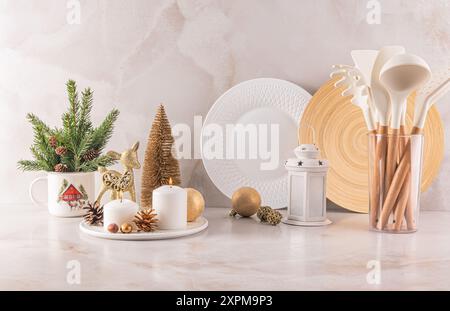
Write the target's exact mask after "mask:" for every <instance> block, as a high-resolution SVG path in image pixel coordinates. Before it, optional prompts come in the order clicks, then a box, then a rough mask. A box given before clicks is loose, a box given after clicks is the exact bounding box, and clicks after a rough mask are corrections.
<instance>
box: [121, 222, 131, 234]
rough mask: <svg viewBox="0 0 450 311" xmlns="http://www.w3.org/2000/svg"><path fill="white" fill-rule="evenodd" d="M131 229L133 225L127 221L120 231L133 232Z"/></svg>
mask: <svg viewBox="0 0 450 311" xmlns="http://www.w3.org/2000/svg"><path fill="white" fill-rule="evenodd" d="M131 231H133V227H132V226H131V225H130V224H129V223H127V222H126V223H124V224H122V225H121V226H120V232H122V233H131Z"/></svg>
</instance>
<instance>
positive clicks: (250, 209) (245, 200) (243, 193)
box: [231, 187, 261, 217]
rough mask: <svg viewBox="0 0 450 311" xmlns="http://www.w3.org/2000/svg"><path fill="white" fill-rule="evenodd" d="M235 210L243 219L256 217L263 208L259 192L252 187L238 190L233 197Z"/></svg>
mask: <svg viewBox="0 0 450 311" xmlns="http://www.w3.org/2000/svg"><path fill="white" fill-rule="evenodd" d="M231 205H232V207H233V210H234V211H235V212H236V213H238V214H239V215H241V216H242V217H250V216H252V215H254V214H255V213H256V212H257V211H258V209H259V207H260V206H261V196H260V195H259V193H258V191H256V190H255V189H253V188H250V187H243V188H240V189H238V190H237V191H236V192H235V193H233V196H232V197H231Z"/></svg>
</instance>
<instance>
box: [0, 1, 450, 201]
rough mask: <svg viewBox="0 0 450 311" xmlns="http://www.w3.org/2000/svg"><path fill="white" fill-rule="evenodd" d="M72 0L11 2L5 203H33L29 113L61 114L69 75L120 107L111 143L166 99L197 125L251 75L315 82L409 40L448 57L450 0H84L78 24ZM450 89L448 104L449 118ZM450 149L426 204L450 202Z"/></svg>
mask: <svg viewBox="0 0 450 311" xmlns="http://www.w3.org/2000/svg"><path fill="white" fill-rule="evenodd" d="M70 2H71V1H65V0H40V1H29V0H1V1H0V133H1V134H0V146H1V148H2V149H1V150H2V151H1V153H0V169H1V174H2V175H1V176H2V178H1V180H0V202H4V203H23V202H29V199H28V195H27V187H28V184H29V182H30V181H31V180H32V179H33V178H34V177H35V176H37V175H39V174H34V173H20V172H18V171H17V170H16V168H15V167H16V161H17V159H19V158H27V157H28V156H29V152H28V145H29V144H30V143H31V139H32V137H31V135H30V134H31V132H30V127H29V126H28V124H27V123H26V122H25V119H24V117H25V114H26V113H27V112H29V111H33V112H35V113H37V114H38V115H40V116H41V117H42V118H43V119H44V120H46V121H48V122H49V123H50V124H52V125H57V124H59V117H60V114H61V113H62V111H63V110H64V109H65V106H66V103H67V101H66V95H65V90H64V83H65V81H66V80H67V79H68V78H72V79H75V80H77V81H78V84H79V86H80V87H85V86H91V87H92V88H93V89H94V90H95V108H94V114H93V116H94V119H95V120H99V119H100V118H101V117H102V116H103V115H104V114H105V112H106V111H107V110H109V109H110V108H111V107H113V106H116V107H118V108H119V109H120V110H121V112H122V114H121V116H120V120H119V122H118V124H117V130H116V133H115V134H114V136H113V139H112V141H111V142H110V145H109V146H110V147H114V148H115V149H118V150H121V149H123V148H125V147H127V146H129V145H131V144H132V143H133V142H134V141H136V140H140V141H142V142H145V140H146V137H147V132H148V129H149V127H150V125H151V121H152V118H153V115H154V113H155V110H156V107H157V105H158V104H159V103H160V102H163V103H165V104H166V109H167V112H168V115H169V117H170V119H171V121H172V123H176V122H184V123H188V124H192V123H193V116H194V115H203V116H205V115H206V113H207V111H208V109H209V108H210V107H211V105H212V104H213V103H214V101H215V99H216V98H217V97H218V96H219V95H220V94H221V93H223V92H224V91H225V90H227V89H228V88H229V87H230V86H232V85H234V84H236V83H239V82H241V81H243V80H247V79H252V78H257V77H276V78H282V79H286V80H290V81H292V82H295V83H297V84H299V85H301V86H303V87H304V88H306V89H307V90H308V91H310V92H314V90H315V89H317V88H318V87H319V86H320V85H321V83H322V82H323V81H325V80H326V79H327V75H328V73H329V71H330V66H331V65H332V64H335V63H351V59H350V55H349V51H350V50H351V49H356V48H374V49H376V48H379V47H380V46H382V45H385V44H394V43H395V44H403V45H404V46H405V47H406V48H407V49H408V50H409V51H411V52H413V53H416V54H419V55H421V56H423V57H424V58H425V59H426V60H427V61H428V62H429V63H430V64H431V65H432V67H433V68H438V67H439V66H444V65H446V66H448V65H449V54H450V24H449V21H450V1H442V0H407V1H406V0H403V1H402V0H380V1H379V2H380V3H381V14H382V15H381V24H379V25H369V24H368V23H367V21H366V15H367V13H368V11H369V10H368V9H367V8H366V5H367V3H368V2H369V1H366V0H314V1H312V0H311V1H306V0H222V1H214V0H179V1H175V0H127V1H122V0H107V1H106V0H98V1H94V0H89V1H88V0H84V1H80V4H81V20H80V24H68V22H67V14H68V13H69V11H70V10H68V9H67V5H68V3H69V6H70ZM449 100H450V97H448V96H447V98H446V99H444V100H442V101H441V102H440V103H439V105H438V109H439V110H440V112H441V113H442V117H443V119H444V120H445V123H446V125H447V124H448V123H449V122H450V105H446V103H449ZM448 130H449V129H448V128H447V134H448ZM447 137H449V135H447ZM447 146H450V144H449V142H448V138H447ZM142 149H143V148H142ZM140 155H141V158H142V155H143V150H141V154H140ZM449 156H450V150H449V148H448V147H446V154H445V162H444V164H443V166H442V171H441V174H440V176H439V178H438V180H437V181H436V182H435V183H434V185H433V186H432V188H431V189H430V190H429V191H428V192H427V193H426V194H425V195H424V196H423V207H424V208H427V209H447V210H450V207H449V206H448V205H446V202H448V201H449V200H450V191H448V188H449V186H450V182H449V180H450V173H449V172H450V162H449ZM182 168H183V177H184V182H185V184H191V185H195V186H196V187H199V188H202V189H204V191H205V192H206V193H207V200H208V203H209V204H210V205H223V204H226V203H227V200H225V199H224V198H223V197H222V196H221V195H220V193H218V192H217V191H216V190H215V189H214V187H213V186H212V185H211V184H210V182H209V179H208V177H207V176H206V175H205V173H204V170H203V169H202V166H201V163H200V161H194V160H193V161H183V163H182ZM138 180H139V178H138Z"/></svg>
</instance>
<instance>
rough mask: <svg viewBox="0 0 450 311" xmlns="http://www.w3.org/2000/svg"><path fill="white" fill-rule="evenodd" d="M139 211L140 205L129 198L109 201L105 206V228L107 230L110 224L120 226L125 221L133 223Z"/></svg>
mask: <svg viewBox="0 0 450 311" xmlns="http://www.w3.org/2000/svg"><path fill="white" fill-rule="evenodd" d="M138 211H139V205H137V204H136V203H135V202H133V201H130V200H127V199H123V200H113V201H111V202H108V203H106V204H105V206H104V207H103V228H104V229H105V230H107V228H108V225H110V224H116V225H117V226H119V227H120V226H121V225H122V224H124V223H129V224H130V225H132V224H133V220H134V216H135V215H136V213H137V212H138Z"/></svg>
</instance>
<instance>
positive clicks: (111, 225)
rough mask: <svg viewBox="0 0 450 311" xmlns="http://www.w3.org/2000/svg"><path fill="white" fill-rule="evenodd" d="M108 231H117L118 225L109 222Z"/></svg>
mask: <svg viewBox="0 0 450 311" xmlns="http://www.w3.org/2000/svg"><path fill="white" fill-rule="evenodd" d="M108 231H109V232H111V233H117V231H119V226H118V225H116V224H109V225H108Z"/></svg>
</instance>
